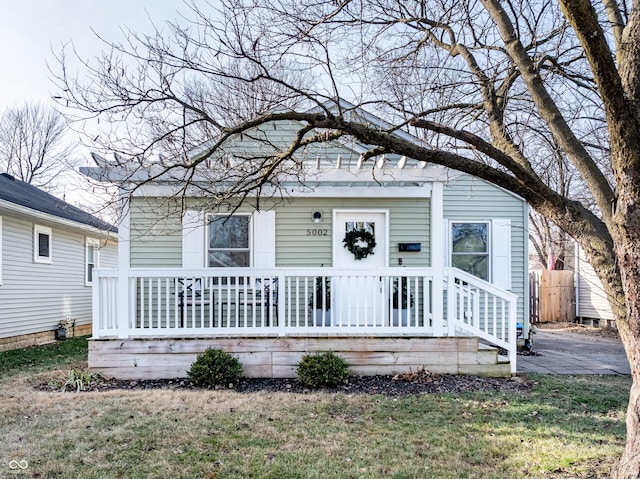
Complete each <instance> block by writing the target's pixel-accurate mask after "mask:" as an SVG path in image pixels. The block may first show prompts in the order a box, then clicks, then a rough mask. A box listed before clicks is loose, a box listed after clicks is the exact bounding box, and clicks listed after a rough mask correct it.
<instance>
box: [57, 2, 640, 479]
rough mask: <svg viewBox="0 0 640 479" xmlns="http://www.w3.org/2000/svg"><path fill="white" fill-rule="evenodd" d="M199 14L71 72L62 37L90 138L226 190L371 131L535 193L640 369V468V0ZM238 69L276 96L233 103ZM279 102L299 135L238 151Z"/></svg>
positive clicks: (635, 460)
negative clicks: (95, 127)
mask: <svg viewBox="0 0 640 479" xmlns="http://www.w3.org/2000/svg"><path fill="white" fill-rule="evenodd" d="M189 17H190V21H189V22H188V23H184V22H182V23H178V22H175V23H171V24H169V25H167V26H166V27H165V28H163V30H162V31H160V30H158V31H156V33H155V35H149V36H144V37H140V36H137V35H136V34H134V33H130V34H129V35H128V37H127V38H126V40H125V41H123V42H122V43H116V42H112V43H110V44H108V46H109V47H110V48H109V49H108V51H107V52H105V53H104V54H103V55H102V56H100V57H99V58H96V59H95V61H93V60H85V61H82V66H83V67H84V68H82V69H81V70H80V71H81V72H82V73H81V76H79V77H77V78H76V77H73V76H71V75H70V72H72V71H75V68H71V63H72V61H71V60H70V59H65V58H64V54H63V55H61V58H60V60H61V65H62V69H61V72H60V75H59V83H60V84H59V86H60V89H61V91H62V92H63V94H62V96H63V98H64V101H65V102H68V104H69V106H71V107H72V108H74V111H75V113H76V114H77V115H78V116H80V117H83V116H85V117H88V118H94V117H96V116H97V117H99V118H101V119H103V124H106V125H108V126H107V127H106V128H104V129H102V130H101V131H100V134H99V135H98V136H97V137H96V138H92V139H93V140H95V142H92V145H93V146H94V147H96V148H100V149H101V150H102V151H111V152H114V153H116V154H117V156H116V158H117V159H116V162H114V163H113V165H114V166H115V167H119V168H121V169H124V170H126V171H128V172H130V173H131V174H134V173H135V172H136V171H137V170H140V169H143V170H145V171H147V172H149V171H152V172H153V173H152V174H151V175H149V174H147V177H149V178H150V179H153V178H157V177H158V175H162V174H168V175H171V176H172V177H173V178H179V179H182V180H183V181H184V183H185V185H186V184H187V183H188V182H189V181H190V180H191V179H192V178H193V175H194V174H195V172H196V171H197V172H198V174H199V175H202V177H205V178H208V180H209V185H210V190H209V191H207V190H206V185H203V184H201V183H200V184H198V187H199V188H201V189H202V188H204V190H203V193H207V192H209V193H210V194H211V196H212V197H213V198H217V199H219V198H224V197H226V198H229V197H244V196H245V195H248V194H249V193H252V192H258V193H261V194H267V192H269V191H271V192H272V193H271V194H279V192H278V185H279V181H278V178H280V176H281V175H283V174H289V175H291V174H293V175H299V177H300V178H301V179H304V177H303V174H304V170H303V168H302V167H301V165H300V162H299V161H297V158H299V157H300V155H303V154H304V149H305V147H306V146H307V145H310V144H313V143H321V142H326V141H328V140H334V139H341V141H350V139H355V140H356V141H358V142H359V143H360V144H366V145H370V146H371V147H370V149H369V150H368V151H367V152H365V153H364V154H363V156H362V160H363V161H367V160H371V159H372V158H375V157H377V156H380V155H382V154H387V153H395V154H398V155H405V156H407V157H411V158H415V159H417V160H421V161H425V162H430V163H434V164H439V165H444V166H447V167H450V168H453V169H456V170H459V171H462V172H465V173H468V174H471V175H474V176H476V177H479V178H481V179H484V180H486V181H489V182H491V183H493V184H496V185H498V186H500V187H502V188H505V189H507V190H509V191H512V192H514V193H516V194H518V195H520V196H521V197H523V198H525V199H526V200H527V201H528V202H529V204H530V205H531V206H532V207H533V208H534V209H535V210H536V212H537V214H539V215H541V217H543V218H545V221H549V222H550V223H553V224H555V225H558V227H559V228H560V229H561V230H562V231H563V232H564V233H565V234H567V235H569V236H571V237H572V238H573V239H574V240H575V241H576V242H577V243H578V244H579V245H580V246H581V247H582V249H583V250H584V251H585V254H586V256H587V258H588V260H589V262H590V263H591V265H592V266H593V268H594V270H595V272H596V274H597V275H598V276H599V278H600V280H601V281H602V283H603V285H604V287H605V290H606V293H607V296H608V297H609V299H610V303H611V307H612V310H613V313H614V315H615V317H616V319H617V325H618V329H619V332H620V336H621V338H622V341H623V343H624V345H625V348H626V352H627V356H628V358H629V362H630V365H631V370H632V375H633V385H632V389H631V394H630V402H629V409H628V414H627V445H626V449H625V452H624V454H623V456H622V457H621V459H620V460H619V461H618V463H617V465H616V467H615V470H614V473H613V477H614V478H618V479H619V478H631V477H633V478H637V477H640V268H639V267H638V261H637V258H639V257H640V135H638V131H640V108H639V107H640V3H638V2H633V3H632V2H631V1H630V0H626V1H625V0H622V1H615V0H606V1H604V2H602V3H600V2H595V1H594V2H592V1H589V0H557V1H548V2H545V1H534V2H530V1H524V0H477V1H470V2H460V1H458V0H455V1H454V0H431V1H426V0H421V1H405V0H366V1H365V0H342V1H336V0H317V1H314V2H308V1H304V0H303V1H300V0H223V1H222V3H221V5H220V7H219V9H217V10H215V11H214V10H213V9H212V10H211V11H203V10H200V9H199V7H198V6H197V5H195V2H193V4H192V5H191V10H190V12H189ZM185 18H186V16H185ZM298 73H300V74H301V73H305V74H307V75H309V76H310V77H311V78H313V80H314V83H313V86H312V87H307V86H306V85H305V84H301V83H300V82H298V81H297V80H296V79H297V78H299V77H298V75H297V74H298ZM86 75H88V79H87V76H86ZM228 82H231V84H233V85H244V86H245V87H246V88H248V89H250V90H251V91H256V90H255V89H253V88H252V87H253V86H255V85H262V88H263V89H264V88H266V89H267V91H269V92H275V93H274V95H271V96H270V97H269V106H273V107H274V108H263V107H265V106H266V105H265V104H264V103H263V102H260V105H261V107H260V108H255V107H253V106H252V105H251V102H245V103H243V108H244V107H249V108H250V109H253V110H254V111H249V112H246V111H244V112H243V114H242V115H240V116H233V115H226V114H224V109H225V106H226V105H233V99H234V98H233V92H230V91H228V90H227V89H225V88H222V89H220V90H217V91H218V94H216V95H213V94H209V93H208V86H209V85H220V86H225V85H226V84H228ZM203 85H204V86H207V88H202V86H203ZM276 87H277V88H276ZM236 91H238V92H239V93H240V92H242V89H237V90H236ZM263 91H264V90H263ZM241 94H245V92H242V93H241ZM341 98H346V99H348V100H349V103H345V102H342V101H341V100H340V99H341ZM358 107H362V108H364V109H366V110H369V111H371V112H372V113H375V114H377V115H378V116H379V117H381V118H384V119H385V121H386V122H387V124H386V125H385V126H384V127H381V126H380V125H379V124H376V123H372V122H369V121H367V120H366V118H364V117H363V116H362V115H359V113H358V112H359V110H358ZM104 120H106V122H105V121H104ZM277 120H288V121H296V122H299V124H300V129H299V132H298V134H297V136H296V137H295V138H294V139H293V140H292V141H291V142H290V143H287V144H286V145H279V144H274V143H268V144H266V147H267V148H268V149H270V153H269V154H265V155H264V156H262V157H260V158H256V157H251V156H247V157H244V158H236V160H239V161H233V162H231V161H228V154H229V152H225V151H224V148H225V144H227V143H226V142H227V140H229V139H230V138H234V137H236V136H240V135H247V136H248V135H251V134H252V132H254V131H255V128H256V126H259V125H262V124H265V123H269V122H273V121H277ZM399 130H405V131H410V132H411V133H413V134H414V135H415V136H418V137H419V138H420V139H421V143H420V144H416V143H415V142H413V141H408V140H405V139H403V138H402V137H401V136H400V135H393V133H394V132H395V131H399ZM203 132H206V135H204V136H203ZM252 140H253V141H255V142H259V141H263V142H266V139H265V138H263V137H261V136H260V135H253V137H252ZM122 155H127V156H126V157H123V156H122ZM156 155H158V157H159V160H154V161H152V159H153V158H152V157H155V156H156ZM125 158H126V159H125ZM152 164H153V169H152V170H150V169H149V166H150V165H152ZM560 165H562V166H560ZM106 166H108V165H106ZM560 174H569V175H571V177H572V181H571V183H570V188H565V187H564V186H562V187H561V186H560V184H561V183H562V182H559V181H558V179H559V175H560ZM141 177H142V176H138V178H141ZM221 184H225V185H226V189H225V192H224V194H221V191H220V185H221ZM267 186H269V187H271V188H270V189H269V188H266V187H267ZM183 191H184V190H183Z"/></svg>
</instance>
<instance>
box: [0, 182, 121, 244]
mask: <svg viewBox="0 0 640 479" xmlns="http://www.w3.org/2000/svg"><path fill="white" fill-rule="evenodd" d="M0 200H5V201H8V202H9V203H13V204H15V205H19V206H23V207H25V208H29V209H31V210H35V211H39V212H41V213H46V214H49V215H52V216H55V217H58V218H61V219H64V220H69V221H73V222H75V223H79V224H81V225H87V226H91V227H93V228H97V229H99V230H102V231H105V232H116V231H118V230H117V228H116V227H115V226H113V225H111V224H109V223H106V222H105V221H102V220H101V219H99V218H96V217H95V216H93V215H91V214H89V213H87V212H86V211H83V210H81V209H80V208H77V207H75V206H73V205H71V204H69V203H67V202H66V201H63V200H61V199H59V198H56V197H55V196H53V195H50V194H49V193H46V192H44V191H42V190H41V189H39V188H36V187H35V186H33V185H30V184H29V183H25V182H24V181H21V180H19V179H17V178H14V177H13V176H11V175H9V174H8V173H1V174H0Z"/></svg>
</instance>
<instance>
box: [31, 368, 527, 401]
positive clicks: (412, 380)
mask: <svg viewBox="0 0 640 479" xmlns="http://www.w3.org/2000/svg"><path fill="white" fill-rule="evenodd" d="M37 389H39V390H45V391H53V390H56V388H55V387H53V386H51V385H49V384H40V385H38V386H37ZM144 389H174V390H184V389H199V388H198V387H196V386H195V385H193V383H191V381H189V380H188V379H154V380H136V381H131V380H118V379H102V380H99V381H97V382H96V383H94V384H92V385H91V386H90V387H89V388H88V389H87V391H111V390H144ZM530 389H531V384H530V383H529V382H528V381H527V380H525V379H522V378H519V377H515V378H488V377H479V376H455V375H448V374H431V373H429V372H427V371H418V372H416V373H411V374H405V375H402V376H395V377H392V376H365V377H358V376H351V377H349V378H348V380H347V382H346V383H345V384H343V385H340V386H338V387H335V388H322V389H311V388H309V387H308V386H305V385H304V384H302V383H301V382H300V381H298V380H297V379H271V378H243V379H241V380H240V381H239V382H238V383H237V384H235V385H233V386H231V387H229V390H232V391H235V392H239V393H255V392H260V391H264V392H286V393H298V394H307V393H312V392H318V391H321V392H328V393H344V394H369V395H375V394H381V395H384V396H390V397H399V396H409V395H415V394H438V393H463V392H488V391H502V392H526V391H529V390H530Z"/></svg>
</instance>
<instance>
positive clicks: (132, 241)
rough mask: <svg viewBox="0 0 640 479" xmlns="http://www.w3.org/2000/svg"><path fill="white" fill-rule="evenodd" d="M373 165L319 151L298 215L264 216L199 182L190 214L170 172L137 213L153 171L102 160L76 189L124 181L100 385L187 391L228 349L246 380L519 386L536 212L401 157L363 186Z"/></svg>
mask: <svg viewBox="0 0 640 479" xmlns="http://www.w3.org/2000/svg"><path fill="white" fill-rule="evenodd" d="M362 114H363V116H364V119H365V120H366V121H380V120H376V119H373V120H372V119H371V118H370V117H369V116H367V114H366V113H362ZM297 127H299V125H297V124H293V123H288V122H282V123H278V124H277V127H276V125H273V127H272V125H266V126H263V127H262V128H259V129H257V131H256V132H254V134H252V135H245V137H244V138H242V137H238V138H235V139H234V140H233V146H232V147H233V148H237V149H238V151H240V150H241V149H243V151H246V150H247V149H251V148H262V146H261V145H260V144H259V143H257V142H255V141H253V140H252V139H251V138H250V137H254V138H255V137H258V136H262V137H264V138H268V139H269V141H270V142H272V143H274V144H275V143H280V142H281V143H282V144H284V143H285V142H286V141H288V140H289V139H290V138H291V135H292V134H293V131H294V130H293V129H294V128H297ZM395 134H397V135H404V136H405V137H410V136H409V135H408V134H407V133H404V132H396V133H395ZM412 140H413V138H412ZM416 141H417V140H416ZM227 150H228V151H232V150H230V149H227ZM364 151H365V148H364V147H363V146H361V145H357V144H346V143H343V142H339V141H335V142H332V143H330V144H323V145H316V146H314V147H308V148H307V150H305V151H304V152H300V155H299V158H301V159H303V160H304V164H305V168H306V175H305V184H304V186H301V185H300V184H299V183H298V182H297V181H296V179H295V178H289V177H285V176H283V177H282V178H280V186H281V187H282V188H284V190H285V191H286V198H285V199H284V200H282V199H281V198H276V199H270V198H267V197H264V198H261V200H260V203H259V204H260V209H259V210H258V209H257V208H256V201H255V198H248V199H247V200H246V201H245V202H243V203H242V204H241V205H239V206H238V207H237V209H234V207H233V205H232V207H231V208H229V207H228V206H229V205H226V206H225V207H222V208H220V209H215V208H212V207H211V206H210V203H209V202H208V201H207V198H206V197H204V198H203V197H202V195H201V194H199V193H198V192H199V190H198V188H197V184H198V182H199V181H201V182H202V183H201V184H205V183H206V175H205V174H202V175H201V176H198V174H197V175H196V177H195V178H194V183H195V185H196V187H194V188H192V189H188V190H187V192H188V194H187V198H186V199H185V200H184V201H181V200H179V199H178V200H172V199H171V198H170V195H171V194H173V193H174V192H176V191H178V189H179V188H178V187H179V186H182V183H181V182H180V181H179V179H175V172H174V173H173V175H174V177H173V178H170V177H168V176H161V177H159V178H157V179H156V180H154V181H153V182H151V183H146V184H144V185H142V186H140V187H139V188H137V189H135V190H133V192H132V193H131V195H130V196H129V195H128V192H130V191H132V188H133V187H134V186H136V185H140V183H141V182H142V181H144V180H145V178H146V176H145V174H146V175H155V173H157V170H155V168H157V165H156V166H154V165H150V166H149V170H148V171H147V172H146V173H145V174H143V173H142V172H137V173H136V175H134V176H130V172H127V171H126V170H125V169H124V168H123V167H122V166H116V165H113V166H112V165H110V164H108V163H106V162H105V160H104V159H100V158H99V157H98V160H99V166H98V167H93V168H87V169H83V170H82V171H83V172H84V173H85V174H87V175H89V176H92V177H93V178H96V179H100V180H102V181H109V182H118V181H120V180H122V179H123V178H128V180H127V181H124V182H123V183H122V190H123V195H122V196H123V197H124V198H128V199H127V200H126V201H125V204H124V208H123V217H122V218H121V223H120V228H119V268H118V269H117V270H105V269H101V270H100V271H99V272H98V274H97V283H96V287H97V292H96V296H95V297H96V299H97V304H95V305H94V307H95V311H96V313H95V314H94V329H93V334H94V336H93V340H92V341H91V343H90V353H89V365H90V367H92V368H93V369H96V370H101V371H103V372H104V373H106V374H109V375H111V376H116V377H123V378H125V377H129V378H145V377H146V378H152V377H155V378H158V377H177V376H185V375H186V371H187V369H188V368H189V365H190V364H191V362H193V360H194V359H195V357H196V354H197V353H198V352H201V351H202V350H204V349H205V348H206V347H220V348H223V349H225V350H227V351H229V352H231V353H233V354H236V355H237V356H238V357H239V358H240V360H241V361H242V363H243V365H244V371H245V374H246V375H249V376H280V377H292V376H294V375H295V365H296V363H297V362H298V361H299V360H300V357H301V356H302V355H303V354H304V353H311V352H314V351H323V350H333V351H335V352H337V353H339V354H341V355H343V356H344V357H345V358H346V359H347V360H348V361H349V362H350V363H351V365H352V371H353V372H354V373H356V374H391V373H394V372H405V371H408V370H409V369H410V368H412V369H414V370H415V369H416V368H420V367H425V368H427V369H428V370H431V371H433V372H441V373H472V374H473V373H478V374H494V375H509V374H511V373H515V360H516V342H517V339H516V336H517V334H519V333H516V323H520V326H521V327H522V328H523V329H524V331H523V332H521V333H520V334H523V335H524V336H527V335H528V332H529V328H528V322H527V321H526V320H525V318H528V301H527V298H528V281H527V270H528V264H527V263H528V260H527V229H528V228H527V227H528V224H527V222H528V219H527V214H528V211H527V204H526V203H525V201H523V200H522V198H519V197H517V196H515V195H513V194H511V193H509V192H506V191H505V190H502V189H500V188H498V187H496V186H493V185H491V184H489V183H487V182H485V181H482V180H479V179H477V178H473V177H470V176H468V175H464V174H461V173H459V172H455V171H452V170H449V169H446V168H442V167H439V166H434V165H428V164H424V163H419V162H416V161H413V160H408V159H406V158H404V157H403V158H398V157H396V156H390V155H387V157H386V158H384V159H378V161H376V162H375V165H376V166H375V168H373V167H364V168H363V167H362V162H361V161H360V155H361V154H362V153H363V152H364ZM215 164H216V160H215V159H212V161H211V166H210V167H215ZM374 243H375V246H374ZM358 257H360V258H358ZM479 339H480V343H479ZM486 344H492V345H494V346H498V347H501V348H504V349H506V350H507V354H508V357H506V358H505V357H500V358H498V356H497V352H496V349H490V348H488V346H486Z"/></svg>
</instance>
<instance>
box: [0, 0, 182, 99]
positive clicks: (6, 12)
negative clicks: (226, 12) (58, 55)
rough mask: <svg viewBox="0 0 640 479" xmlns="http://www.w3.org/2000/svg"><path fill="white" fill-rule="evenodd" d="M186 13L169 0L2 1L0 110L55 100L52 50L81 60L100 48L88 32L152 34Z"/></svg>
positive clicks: (116, 36)
mask: <svg viewBox="0 0 640 479" xmlns="http://www.w3.org/2000/svg"><path fill="white" fill-rule="evenodd" d="M178 9H184V5H183V4H182V3H181V2H179V1H171V0H102V1H99V0H3V1H2V7H0V65H1V67H0V107H5V106H7V105H12V106H15V105H20V104H22V103H23V102H25V101H42V102H49V101H51V97H52V96H55V94H56V93H55V89H54V86H53V84H52V82H51V73H50V72H49V71H48V69H47V63H49V64H50V65H51V66H52V67H55V66H56V62H55V58H54V56H53V53H52V50H54V51H56V52H58V51H60V50H61V48H62V45H63V44H64V43H67V42H69V41H73V42H74V44H75V45H76V48H77V49H78V50H79V51H80V54H81V55H82V56H87V57H91V56H95V55H96V54H98V53H99V52H100V50H101V49H102V48H103V47H102V45H101V43H100V41H99V40H98V39H97V38H96V37H95V35H94V34H93V33H92V31H91V29H92V28H93V30H95V31H96V32H98V33H99V34H100V35H102V36H104V37H106V38H108V39H120V38H122V34H121V30H120V29H121V28H122V27H125V26H128V27H131V28H133V29H136V30H137V31H150V30H151V23H150V22H151V20H153V22H155V23H157V24H158V25H161V24H162V23H164V22H166V21H167V20H171V19H174V18H176V17H177V16H178V14H177V10H178Z"/></svg>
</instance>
